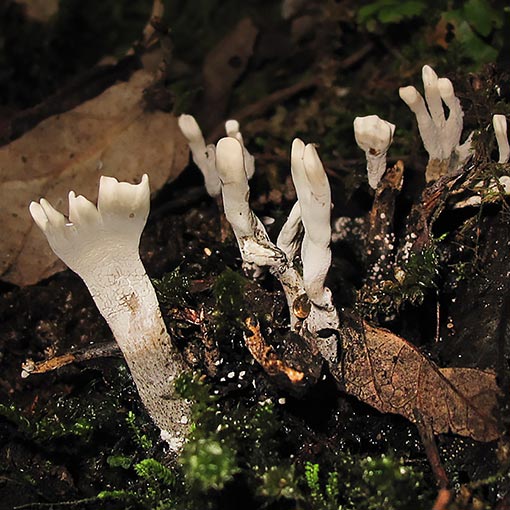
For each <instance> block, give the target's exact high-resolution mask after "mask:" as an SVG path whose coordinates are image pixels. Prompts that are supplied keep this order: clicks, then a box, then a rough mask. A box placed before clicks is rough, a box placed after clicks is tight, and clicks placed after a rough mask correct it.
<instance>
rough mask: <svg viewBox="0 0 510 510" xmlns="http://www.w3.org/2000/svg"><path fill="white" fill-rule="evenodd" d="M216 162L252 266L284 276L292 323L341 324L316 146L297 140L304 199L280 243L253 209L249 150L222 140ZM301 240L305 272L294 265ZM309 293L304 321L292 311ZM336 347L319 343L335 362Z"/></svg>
mask: <svg viewBox="0 0 510 510" xmlns="http://www.w3.org/2000/svg"><path fill="white" fill-rule="evenodd" d="M216 164H217V168H218V172H219V175H220V179H221V183H222V194H223V204H224V208H225V216H226V218H227V220H228V221H229V223H230V224H231V226H232V229H233V231H234V234H235V236H236V239H237V241H238V244H239V249H240V251H241V255H242V258H243V262H244V263H245V264H246V263H248V264H249V265H250V266H252V267H253V266H255V267H262V266H266V267H269V268H270V270H271V273H272V274H273V275H274V276H276V278H278V280H279V281H280V283H281V284H282V286H283V289H284V292H285V295H286V297H287V303H288V305H289V308H290V310H291V327H292V328H293V329H297V328H299V327H302V330H303V332H306V333H308V334H311V335H312V336H313V337H316V335H317V333H318V332H319V331H322V330H325V329H336V328H338V315H337V312H336V309H335V307H334V306H333V302H332V298H331V292H330V291H329V289H328V288H326V287H325V286H324V282H325V279H326V274H327V272H328V270H329V266H330V264H331V251H330V247H329V244H330V240H331V226H330V214H331V193H330V188H329V183H328V179H327V177H326V172H325V171H324V168H323V166H322V163H321V161H320V159H319V156H318V154H317V151H316V150H315V147H314V146H313V145H312V144H308V145H306V146H305V144H304V143H303V142H302V141H301V140H299V139H296V140H294V142H293V144H292V155H291V167H292V177H293V180H294V184H295V186H296V191H297V196H298V201H297V203H296V204H295V205H294V207H293V208H292V210H291V213H290V215H289V218H288V220H287V222H286V223H285V225H284V226H283V228H282V230H281V232H280V235H279V236H278V241H277V245H276V246H275V245H274V244H273V243H272V242H271V241H270V239H269V236H268V235H267V232H266V230H265V228H264V225H263V224H262V222H261V221H260V220H259V219H258V218H257V216H255V214H254V213H253V211H252V210H251V209H250V206H249V202H248V200H249V186H248V178H247V175H246V172H245V169H244V161H243V150H242V146H241V144H240V142H239V141H238V140H237V139H235V138H223V139H221V140H220V141H219V142H218V144H217V146H216ZM303 227H304V236H303V239H302V241H301V239H300V232H301V231H302V230H303ZM300 245H301V260H302V263H303V275H302V276H301V275H300V274H299V273H298V272H297V270H296V268H295V267H294V264H293V261H294V257H295V255H296V254H297V251H298V249H299V246H300ZM303 295H306V297H307V299H308V300H309V302H310V313H309V315H308V316H307V317H306V318H305V319H304V321H303V322H302V323H301V322H300V320H299V319H302V317H297V316H296V315H295V314H294V313H292V310H294V304H295V303H296V302H297V300H298V299H302V297H303ZM326 346H327V349H326V348H325V347H326ZM335 346H336V343H335ZM335 346H332V345H331V343H328V341H326V340H322V339H321V340H320V343H319V345H318V347H319V349H321V352H322V351H324V352H323V354H324V356H325V358H326V359H328V360H329V361H332V360H333V359H335V358H336V347H335Z"/></svg>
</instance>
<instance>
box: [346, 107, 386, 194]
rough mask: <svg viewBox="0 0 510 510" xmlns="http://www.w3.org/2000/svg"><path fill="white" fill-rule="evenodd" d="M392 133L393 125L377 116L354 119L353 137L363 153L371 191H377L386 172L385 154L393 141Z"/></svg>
mask: <svg viewBox="0 0 510 510" xmlns="http://www.w3.org/2000/svg"><path fill="white" fill-rule="evenodd" d="M394 133H395V124H391V122H388V121H386V120H383V119H381V118H379V117H378V116H377V115H368V116H366V117H356V118H355V119H354V137H355V139H356V143H357V144H358V146H359V148H360V149H362V150H364V151H365V156H366V158H367V172H368V184H369V185H370V187H371V188H372V189H377V186H378V185H379V182H380V180H381V179H382V177H383V175H384V172H386V153H387V152H388V149H389V147H390V145H391V142H392V141H393V134H394Z"/></svg>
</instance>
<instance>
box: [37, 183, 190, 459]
mask: <svg viewBox="0 0 510 510" xmlns="http://www.w3.org/2000/svg"><path fill="white" fill-rule="evenodd" d="M149 206H150V190H149V181H148V177H147V175H144V176H143V178H142V182H141V183H140V184H137V185H132V184H129V183H125V182H118V181H117V180H116V179H114V178H112V177H101V181H100V185H99V195H98V202H97V208H96V206H94V204H92V203H91V202H90V201H88V200H87V199H86V198H85V197H83V196H75V194H74V192H70V193H69V221H67V220H66V218H65V217H64V215H63V214H61V213H60V212H58V211H56V210H55V209H54V208H53V207H52V206H51V205H50V204H49V202H47V201H46V200H45V199H44V198H42V199H41V200H40V202H39V203H37V202H32V203H31V204H30V213H31V214H32V217H33V219H34V221H35V222H36V224H37V225H38V226H39V228H40V229H41V230H42V231H43V233H44V234H45V236H46V238H47V240H48V242H49V244H50V246H51V248H52V250H53V251H54V252H55V254H56V255H57V256H58V257H59V258H60V259H62V261H63V262H64V263H65V264H66V265H67V266H68V267H69V268H70V269H72V270H73V271H74V272H76V273H77V274H78V275H79V276H80V277H81V278H82V279H83V281H84V282H85V284H86V286H87V287H88V289H89V291H90V293H91V295H92V297H93V299H94V302H95V303H96V305H97V307H98V309H99V311H100V313H101V315H102V316H103V317H104V318H105V320H106V322H107V323H108V325H109V326H110V328H111V330H112V332H113V335H114V337H115V339H116V341H117V343H118V344H119V347H120V349H121V350H122V353H123V355H124V357H125V359H126V361H127V364H128V366H129V369H130V371H131V374H132V376H133V379H134V382H135V384H136V387H137V389H138V392H139V394H140V398H141V399H142V402H143V403H144V405H145V407H146V408H147V411H148V412H149V414H150V416H151V417H152V419H153V420H154V421H155V422H156V424H157V425H158V426H159V427H160V429H161V431H162V436H164V437H165V439H166V440H167V441H168V443H169V444H170V446H171V447H172V448H173V449H179V448H180V447H181V446H182V444H183V443H184V440H185V437H186V433H187V430H188V426H187V425H186V423H187V422H188V419H189V413H190V407H189V404H188V403H186V402H185V401H184V400H182V399H180V398H179V397H177V396H176V395H175V394H174V382H175V379H176V378H177V377H178V376H179V375H180V374H182V373H183V371H185V370H186V369H187V367H186V365H185V363H184V361H183V359H182V357H181V355H180V353H179V352H178V351H177V350H176V348H175V347H174V346H173V345H172V342H171V339H170V336H169V334H168V332H167V330H166V327H165V323H164V322H163V319H162V317H161V312H160V309H159V304H158V301H157V298H156V293H155V291H154V287H153V286H152V284H151V282H150V279H149V277H148V276H147V274H146V272H145V269H144V267H143V264H142V262H141V260H140V256H139V251H138V246H139V242H140V236H141V234H142V231H143V228H144V226H145V222H146V220H147V216H148V214H149Z"/></svg>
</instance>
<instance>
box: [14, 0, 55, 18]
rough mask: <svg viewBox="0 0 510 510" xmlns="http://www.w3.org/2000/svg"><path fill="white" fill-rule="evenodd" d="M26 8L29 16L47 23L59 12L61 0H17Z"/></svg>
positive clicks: (16, 0)
mask: <svg viewBox="0 0 510 510" xmlns="http://www.w3.org/2000/svg"><path fill="white" fill-rule="evenodd" d="M15 2H16V3H17V4H20V5H22V6H23V7H24V8H25V10H26V15H27V18H29V19H31V20H34V21H38V22H40V23H47V22H48V21H50V20H51V18H53V17H54V16H55V14H57V13H58V8H59V0H15Z"/></svg>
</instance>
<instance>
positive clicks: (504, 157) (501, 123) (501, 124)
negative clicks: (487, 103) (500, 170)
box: [492, 114, 510, 164]
mask: <svg viewBox="0 0 510 510" xmlns="http://www.w3.org/2000/svg"><path fill="white" fill-rule="evenodd" d="M492 125H493V126H494V133H495V134H496V142H497V143H498V150H499V161H498V162H499V163H502V164H504V163H508V160H509V159H510V145H509V144H508V136H507V125H506V117H505V116H504V115H500V114H496V115H494V116H493V117H492Z"/></svg>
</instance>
